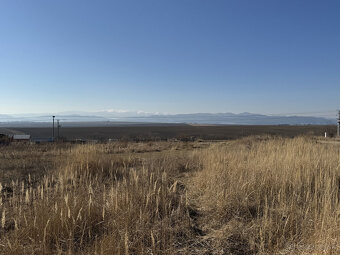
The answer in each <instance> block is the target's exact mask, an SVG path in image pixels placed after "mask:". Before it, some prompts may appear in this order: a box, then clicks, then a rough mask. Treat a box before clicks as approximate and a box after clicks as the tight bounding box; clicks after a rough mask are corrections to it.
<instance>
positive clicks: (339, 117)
mask: <svg viewBox="0 0 340 255" xmlns="http://www.w3.org/2000/svg"><path fill="white" fill-rule="evenodd" d="M337 135H338V136H340V110H338V132H337Z"/></svg>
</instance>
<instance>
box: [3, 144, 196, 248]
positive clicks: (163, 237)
mask: <svg viewBox="0 0 340 255" xmlns="http://www.w3.org/2000/svg"><path fill="white" fill-rule="evenodd" d="M170 162H171V163H170ZM190 164H192V161H190V160H189V161H188V160H187V158H186V157H181V158H179V157H177V156H176V155H175V157H171V156H169V155H165V156H163V155H162V154H159V155H158V156H157V160H156V156H154V157H151V158H150V159H147V158H144V159H142V158H138V157H136V156H135V155H131V154H126V155H120V154H119V155H117V154H109V153H107V146H102V145H85V146H79V147H75V148H73V149H72V151H71V153H70V155H69V156H68V157H67V159H66V160H65V162H63V164H61V166H60V168H58V169H57V170H56V171H54V172H53V173H50V174H48V175H46V176H44V177H43V178H41V181H40V184H39V185H37V186H36V187H33V186H32V185H31V183H30V181H28V182H24V181H22V182H19V181H16V182H12V184H11V186H10V188H11V189H12V192H11V193H10V194H7V195H4V193H3V196H2V198H1V203H0V214H1V226H0V227H1V228H0V229H1V230H0V253H1V254H173V253H174V252H176V251H177V252H179V251H180V250H182V251H185V249H186V242H187V240H192V239H193V235H194V233H193V231H192V230H191V226H190V218H189V216H188V213H187V199H186V194H185V192H184V190H183V185H182V184H181V183H180V182H179V181H178V180H177V181H176V180H175V178H174V176H176V175H178V174H179V173H181V172H183V171H189V168H190ZM160 165H161V167H160ZM183 166H184V168H183ZM1 189H2V188H1ZM184 253H185V252H184Z"/></svg>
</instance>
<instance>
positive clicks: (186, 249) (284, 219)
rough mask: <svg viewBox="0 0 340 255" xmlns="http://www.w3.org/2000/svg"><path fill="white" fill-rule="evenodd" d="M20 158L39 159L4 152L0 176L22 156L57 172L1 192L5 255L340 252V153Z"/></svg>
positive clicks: (278, 144)
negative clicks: (44, 160)
mask: <svg viewBox="0 0 340 255" xmlns="http://www.w3.org/2000/svg"><path fill="white" fill-rule="evenodd" d="M196 147H201V148H203V149H198V150H196V149H195V148H196ZM8 148H12V147H8ZM13 148H14V147H13ZM13 148H12V149H13ZM26 149H27V150H28V149H31V150H37V151H33V152H25V150H21V149H20V148H18V151H16V148H14V149H13V150H12V151H7V152H5V153H4V154H2V155H0V156H1V157H0V165H1V163H2V162H5V164H4V165H3V166H1V167H2V168H3V169H2V170H3V171H6V168H7V167H8V168H9V169H10V171H11V170H12V169H14V168H15V166H18V167H19V166H24V165H25V159H24V158H23V157H21V156H18V155H33V156H34V155H35V156H34V157H36V159H38V160H43V159H44V155H46V156H48V158H49V162H50V160H51V158H53V157H55V159H56V160H57V162H54V163H51V162H50V163H48V165H47V164H45V163H43V164H41V165H40V164H39V167H41V166H43V168H46V166H51V167H56V168H55V169H47V170H46V171H44V175H43V176H40V175H36V177H35V178H31V175H27V176H26V177H25V178H19V179H18V180H15V179H14V178H13V180H12V181H8V180H9V179H8V177H9V176H13V174H8V175H6V178H5V180H6V182H3V183H2V184H0V190H1V196H0V254H339V252H340V250H339V244H338V243H339V239H340V238H339V237H340V201H339V199H340V195H339V191H340V146H339V145H338V144H334V145H332V144H320V143H317V142H316V141H314V140H312V139H311V138H295V139H281V138H263V137H262V138H259V139H258V138H254V137H250V138H244V139H241V140H235V141H229V142H223V143H212V144H211V145H210V147H207V144H205V145H204V146H203V145H202V146H201V145H199V143H197V144H194V145H190V144H188V143H125V144H124V143H115V144H106V145H103V144H96V145H79V146H69V147H65V148H64V149H62V150H60V149H59V148H58V147H55V146H52V147H51V148H47V147H46V148H45V147H29V146H28V147H27V148H26ZM4 150H5V149H3V148H2V151H4ZM33 156H32V157H33ZM11 159H15V160H11ZM27 162H29V163H30V165H31V166H34V162H36V161H35V159H34V160H33V159H32V158H27ZM12 163H13V165H11V164H12ZM26 170H28V169H25V171H26ZM17 171H18V172H19V170H17ZM34 172H37V171H34ZM20 177H21V176H20Z"/></svg>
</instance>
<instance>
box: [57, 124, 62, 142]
mask: <svg viewBox="0 0 340 255" xmlns="http://www.w3.org/2000/svg"><path fill="white" fill-rule="evenodd" d="M60 127H61V126H60V124H59V120H57V139H58V141H59V138H60V136H59V134H60V133H59V129H60Z"/></svg>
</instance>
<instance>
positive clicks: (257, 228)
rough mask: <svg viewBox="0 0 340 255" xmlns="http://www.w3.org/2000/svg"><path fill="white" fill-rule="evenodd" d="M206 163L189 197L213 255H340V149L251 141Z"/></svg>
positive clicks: (218, 149)
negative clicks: (198, 214)
mask: <svg viewBox="0 0 340 255" xmlns="http://www.w3.org/2000/svg"><path fill="white" fill-rule="evenodd" d="M201 161H202V162H203V164H204V166H203V170H202V171H200V172H197V174H196V176H195V178H194V179H193V180H192V181H191V187H190V189H189V190H191V194H190V195H191V199H192V201H194V203H195V204H196V205H198V206H199V207H200V210H201V211H202V213H204V214H205V217H204V218H202V219H201V225H202V229H203V231H204V232H205V233H206V236H205V238H206V239H209V240H212V243H213V245H212V246H213V248H212V249H213V251H214V252H213V253H216V254H252V253H260V254H274V253H275V254H276V253H278V254H311V253H313V254H339V252H340V247H339V243H340V200H339V199H340V195H339V193H340V147H339V145H324V144H318V143H316V142H315V141H314V142H313V141H312V140H310V139H307V138H295V139H280V138H276V139H264V140H258V139H254V138H245V139H242V140H239V141H233V142H229V143H225V144H223V145H221V144H219V145H215V146H214V147H213V148H211V149H209V150H206V151H204V152H202V153H201Z"/></svg>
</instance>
